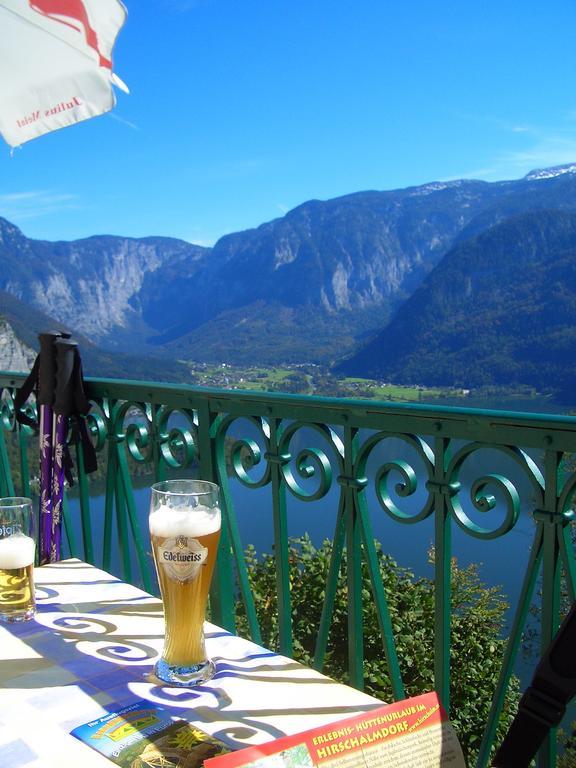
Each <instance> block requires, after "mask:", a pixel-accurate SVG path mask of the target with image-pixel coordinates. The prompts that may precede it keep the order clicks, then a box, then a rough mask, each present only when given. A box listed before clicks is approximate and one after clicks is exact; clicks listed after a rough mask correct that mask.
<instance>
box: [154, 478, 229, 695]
mask: <svg viewBox="0 0 576 768" xmlns="http://www.w3.org/2000/svg"><path fill="white" fill-rule="evenodd" d="M220 524H221V523H220V506H219V488H218V486H217V485H215V484H214V483H209V482H207V481H204V480H165V481H164V482H161V483H156V484H155V485H153V486H152V498H151V500H150V517H149V525H150V540H151V543H152V553H153V556H154V563H155V565H156V573H157V574H158V583H159V585H160V593H161V595H162V602H163V604H164V621H165V625H166V630H165V639H164V648H163V650H162V655H161V657H160V659H159V661H158V662H157V663H156V665H155V667H154V672H155V674H156V676H157V677H159V678H160V680H163V681H164V682H166V683H169V684H170V685H178V686H192V685H197V684H199V683H203V682H205V681H206V680H209V679H210V678H211V677H212V676H213V675H214V672H215V667H214V664H213V662H212V661H211V660H210V659H209V658H208V656H207V655H206V647H205V642H204V619H205V613H206V605H207V602H208V593H209V590H210V582H211V580H212V572H213V570H214V565H215V564H216V555H217V551H218V541H219V539H220Z"/></svg>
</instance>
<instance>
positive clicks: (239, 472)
mask: <svg viewBox="0 0 576 768" xmlns="http://www.w3.org/2000/svg"><path fill="white" fill-rule="evenodd" d="M240 424H241V425H242V428H243V431H244V432H246V431H247V430H252V432H253V436H251V437H250V436H246V437H236V436H235V435H234V434H233V432H234V427H235V426H238V425H240ZM217 444H218V446H219V453H220V454H221V455H222V456H223V463H224V464H225V468H226V473H227V474H228V475H229V476H231V477H234V478H236V479H237V480H238V481H239V482H240V483H242V485H245V486H246V487H247V488H262V487H263V486H265V485H267V484H268V483H269V482H270V463H269V462H268V463H267V464H266V465H265V466H263V467H262V459H263V458H264V457H266V458H268V457H269V455H270V425H269V424H268V422H267V421H266V419H262V418H257V417H247V416H243V417H242V418H241V419H238V418H236V417H234V416H226V417H224V418H222V419H220V420H219V421H218V427H217ZM257 467H258V468H259V469H260V468H262V471H260V473H258V472H255V471H254V470H255V468H257Z"/></svg>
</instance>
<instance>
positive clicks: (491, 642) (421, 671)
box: [238, 535, 519, 765]
mask: <svg viewBox="0 0 576 768" xmlns="http://www.w3.org/2000/svg"><path fill="white" fill-rule="evenodd" d="M376 546H377V556H378V562H379V566H380V573H381V576H382V581H383V584H384V588H385V591H386V596H387V600H388V607H389V611H390V617H391V620H392V625H393V629H394V639H395V642H396V649H397V653H398V658H399V663H400V669H401V672H402V678H403V681H404V686H405V689H406V695H407V696H415V695H418V694H420V693H424V692H426V691H430V690H433V689H434V583H433V581H432V580H430V579H427V578H418V579H416V578H415V577H414V574H413V573H411V572H410V571H409V570H407V569H406V568H403V567H402V566H400V565H398V563H397V562H396V561H395V560H393V559H392V558H391V557H390V556H388V555H385V554H384V553H383V552H382V550H381V547H380V545H379V544H378V542H376ZM246 555H247V565H248V573H249V580H250V585H251V588H252V591H253V594H254V598H255V602H256V611H257V615H258V619H259V622H260V627H261V630H262V638H263V642H264V645H266V646H268V647H271V648H275V647H277V644H278V612H277V599H276V581H275V579H276V567H275V561H274V557H273V555H269V554H265V555H263V556H262V557H259V556H258V555H257V553H256V551H255V550H254V548H253V547H249V548H248V550H247V553H246ZM331 555H332V542H330V541H324V543H323V544H322V545H321V546H320V547H319V548H318V549H316V548H315V547H314V545H313V544H312V542H311V540H310V538H309V537H308V536H307V535H304V536H302V537H301V538H297V539H292V540H291V542H290V558H289V560H290V594H291V600H292V624H293V632H294V657H295V658H296V659H298V660H299V661H301V662H302V663H304V664H307V665H311V664H312V660H313V656H314V645H315V642H316V637H317V633H318V625H319V618H320V614H321V610H322V605H323V602H324V597H325V587H326V578H327V573H328V566H329V563H330V558H331ZM345 569H346V556H345V554H344V558H343V562H342V569H341V578H340V582H339V587H338V592H337V595H336V601H335V606H334V614H333V619H332V625H331V629H330V638H329V648H328V652H327V655H326V658H325V661H324V669H323V671H324V672H325V673H326V674H328V675H330V676H331V677H333V678H335V679H336V680H339V681H342V682H347V679H348V673H347V669H348V644H347V643H348V641H347V636H348V632H347V620H348V606H347V587H346V580H345V578H343V576H344V573H345ZM451 580H452V598H451V601H452V602H451V611H452V636H451V646H450V647H451V650H450V658H451V674H452V677H451V680H452V683H451V712H450V718H451V721H452V723H453V724H454V726H455V728H456V730H457V731H458V736H459V738H460V741H461V744H462V748H463V750H464V753H465V756H466V759H467V761H468V764H470V765H471V764H472V760H473V758H474V756H475V755H476V753H477V751H478V748H479V746H480V741H481V738H482V733H483V730H484V727H485V724H486V721H487V719H488V713H489V710H490V705H491V701H492V696H493V693H494V689H495V687H496V682H497V679H498V675H499V672H500V667H501V663H502V658H503V653H504V647H505V640H504V639H503V638H502V630H503V625H504V616H505V611H506V608H507V604H506V602H505V601H504V599H503V597H502V596H501V595H500V594H499V592H498V589H497V588H489V587H486V586H485V585H484V584H483V583H482V582H481V580H480V577H479V575H478V568H477V566H475V565H470V566H468V567H466V568H461V567H460V566H459V565H458V564H457V563H456V561H455V560H454V561H453V562H452V574H451ZM362 597H363V621H364V658H365V662H364V689H365V690H366V692H367V693H369V694H371V695H373V696H375V697H377V698H379V699H381V700H383V701H391V700H392V699H393V693H392V686H391V684H390V679H389V674H388V668H387V664H386V660H385V657H384V653H383V642H382V637H381V633H380V629H379V626H378V619H377V615H376V609H375V604H374V600H373V599H372V592H371V585H370V578H369V575H368V571H367V569H366V568H365V566H363V583H362ZM238 612H239V616H238V631H239V633H240V634H249V632H248V626H247V622H246V616H245V612H244V609H243V607H239V609H238ZM518 699H519V687H518V681H517V679H516V678H513V679H512V681H511V684H510V688H509V691H508V693H507V695H506V700H505V705H504V710H503V714H502V717H501V719H500V725H499V729H498V735H497V738H496V743H497V744H499V743H500V740H501V739H502V738H503V736H504V734H505V732H506V730H507V728H508V726H509V724H510V723H511V721H512V719H513V716H514V713H515V712H516V706H517V703H518Z"/></svg>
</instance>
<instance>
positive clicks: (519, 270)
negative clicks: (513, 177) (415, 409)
mask: <svg viewBox="0 0 576 768" xmlns="http://www.w3.org/2000/svg"><path fill="white" fill-rule="evenodd" d="M337 371H338V372H339V373H346V374H351V375H363V376H369V377H374V378H378V379H381V378H386V379H390V380H392V381H395V382H398V383H407V384H427V385H451V386H462V387H478V386H482V385H486V384H491V385H492V384H496V385H506V386H510V385H522V384H523V385H529V386H533V387H536V388H537V389H539V390H547V389H548V390H549V389H552V388H553V389H555V390H559V391H562V392H564V393H569V392H572V393H573V392H574V389H575V386H576V213H574V212H568V211H558V210H554V211H539V212H531V213H528V214H523V215H520V216H516V217H512V218H510V219H508V220H506V221H504V222H503V223H501V224H496V225H495V226H493V227H491V228H490V229H489V230H488V231H487V232H484V233H482V234H480V235H478V236H477V237H473V238H471V239H469V240H467V241H466V242H464V243H462V244H460V245H458V246H457V247H456V248H454V249H453V250H451V251H450V252H449V253H448V254H446V256H445V257H444V258H443V259H442V261H441V262H440V263H439V264H438V265H437V267H436V268H435V269H434V270H433V271H432V272H431V273H430V274H429V275H428V277H427V278H426V279H425V280H424V282H423V283H422V285H421V286H420V288H419V289H418V290H417V291H416V292H415V293H414V294H413V295H412V296H411V297H410V299H408V300H407V301H406V302H405V304H403V306H402V307H401V308H400V309H399V310H398V312H397V313H396V315H395V316H394V318H393V319H392V320H391V322H390V323H389V324H388V325H387V326H386V327H385V329H384V330H383V331H382V332H381V333H380V334H378V335H377V336H376V338H374V339H373V340H372V341H371V342H370V343H369V344H368V345H367V346H365V347H364V348H363V349H362V350H361V351H360V352H358V353H357V354H356V355H354V356H353V357H351V358H350V359H349V360H346V361H345V362H343V363H341V364H340V365H339V366H338V367H337Z"/></svg>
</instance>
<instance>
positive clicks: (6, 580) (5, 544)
mask: <svg viewBox="0 0 576 768" xmlns="http://www.w3.org/2000/svg"><path fill="white" fill-rule="evenodd" d="M6 527H7V526H4V530H5V529H6ZM34 554H35V542H34V539H33V538H31V537H30V536H26V535H24V534H22V533H16V534H15V535H13V536H7V537H3V538H0V620H2V621H7V622H14V621H25V620H26V619H29V618H31V617H32V616H33V615H34V613H35V610H36V603H35V600H34Z"/></svg>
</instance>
